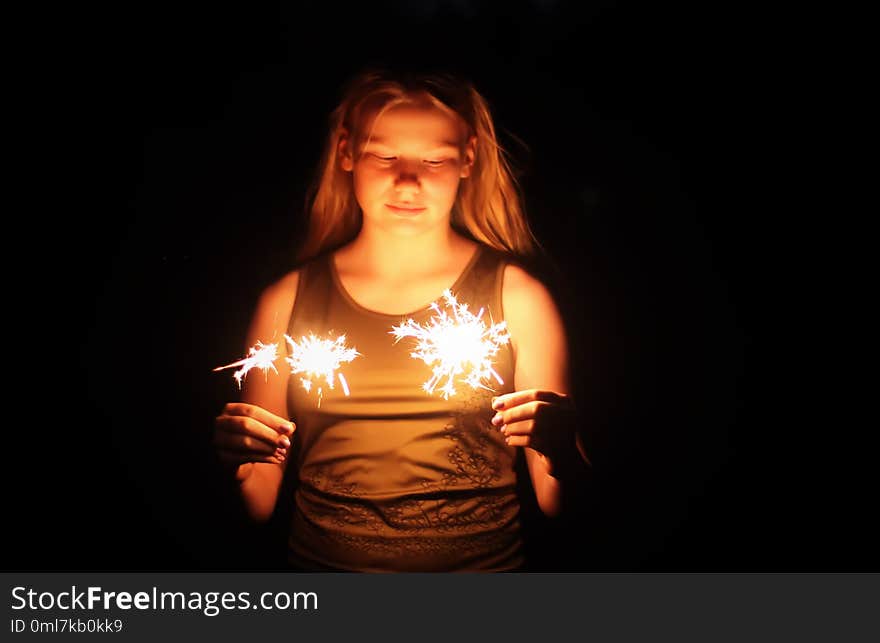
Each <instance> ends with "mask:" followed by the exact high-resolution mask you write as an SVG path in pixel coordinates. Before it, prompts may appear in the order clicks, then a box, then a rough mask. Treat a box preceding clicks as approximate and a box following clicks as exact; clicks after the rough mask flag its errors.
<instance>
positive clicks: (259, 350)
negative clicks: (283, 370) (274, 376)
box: [214, 341, 278, 388]
mask: <svg viewBox="0 0 880 643" xmlns="http://www.w3.org/2000/svg"><path fill="white" fill-rule="evenodd" d="M277 359H278V344H263V342H260V341H258V342H257V345H256V346H251V348H250V350H248V356H247V357H245V358H244V359H240V360H238V361H237V362H233V363H232V364H227V365H226V366H218V367H217V368H215V369H214V371H215V372H216V371H222V370H223V369H225V368H234V367H236V366H241V368H240V369H238V370H237V371H235V373H233V374H232V376H233V377H234V378H235V381H236V382H238V388H241V381H242V380H243V379H244V377H245V375H247V374H248V371H249V370H251V369H252V368H259V369H262V371H263V374H264V375H265V376H266V377H269V369H270V368H271V369H272V370H273V371H275V372H276V373H277V372H278V369H276V368H275V363H274V362H275V360H277Z"/></svg>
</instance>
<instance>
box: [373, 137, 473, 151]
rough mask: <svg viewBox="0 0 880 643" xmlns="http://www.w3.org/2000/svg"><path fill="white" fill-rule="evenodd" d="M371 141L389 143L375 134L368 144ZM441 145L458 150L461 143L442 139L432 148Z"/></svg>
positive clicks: (382, 143)
mask: <svg viewBox="0 0 880 643" xmlns="http://www.w3.org/2000/svg"><path fill="white" fill-rule="evenodd" d="M369 143H376V144H377V145H387V144H388V141H386V140H385V139H384V138H382V137H381V136H373V137H372V138H371V139H370V140H368V141H367V144H369ZM441 147H451V148H454V149H456V150H457V149H458V147H459V145H458V143H455V142H452V141H440V142H439V143H437V144H436V145H434V146H433V147H431V149H432V150H433V149H439V148H441Z"/></svg>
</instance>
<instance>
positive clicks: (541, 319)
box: [499, 266, 589, 516]
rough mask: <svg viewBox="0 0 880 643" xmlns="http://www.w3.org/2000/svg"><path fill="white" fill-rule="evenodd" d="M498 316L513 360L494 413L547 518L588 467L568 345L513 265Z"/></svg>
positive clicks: (558, 321)
mask: <svg viewBox="0 0 880 643" xmlns="http://www.w3.org/2000/svg"><path fill="white" fill-rule="evenodd" d="M502 292H503V305H504V317H505V319H506V321H507V325H508V328H509V329H510V336H511V341H512V343H513V348H514V354H515V356H516V368H515V372H514V388H515V389H516V392H514V393H511V394H508V395H506V396H502V397H501V398H500V400H499V401H500V402H503V403H504V407H503V408H502V409H501V410H500V413H501V414H502V415H503V416H504V419H503V420H502V421H503V422H505V424H506V429H507V431H506V432H508V433H509V438H508V441H509V443H510V444H513V445H516V446H523V447H525V455H526V462H527V464H528V470H529V476H530V477H531V480H532V485H533V486H534V489H535V495H536V497H537V500H538V505H539V506H540V508H541V511H543V512H544V513H545V514H547V515H549V516H556V515H559V514H560V513H561V511H562V508H563V504H564V503H563V501H564V497H565V489H566V484H571V482H570V481H568V479H570V478H576V477H577V476H578V474H580V473H583V472H584V471H585V470H586V468H587V467H588V466H589V461H588V460H587V457H586V454H585V452H584V448H583V445H582V444H581V441H580V437H579V435H578V434H577V431H576V425H575V415H574V410H573V409H574V407H573V404H572V403H571V399H570V397H569V394H570V384H569V374H568V369H569V358H568V344H567V341H566V337H565V329H564V326H563V323H562V318H561V316H560V314H559V311H558V309H557V307H556V304H555V302H554V301H553V298H552V296H551V295H550V293H549V292H548V291H547V289H546V288H545V287H544V286H543V285H542V284H541V283H540V282H539V281H537V280H536V279H535V278H533V277H532V276H530V275H529V274H528V273H526V272H525V271H524V270H522V269H521V268H518V267H517V266H508V267H507V268H506V269H505V272H504V284H503V291H502Z"/></svg>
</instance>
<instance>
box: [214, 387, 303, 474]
mask: <svg viewBox="0 0 880 643" xmlns="http://www.w3.org/2000/svg"><path fill="white" fill-rule="evenodd" d="M295 430H296V425H295V424H294V423H293V422H290V421H289V420H286V419H285V418H282V417H279V416H277V415H275V414H274V413H270V412H269V411H267V410H266V409H264V408H262V407H260V406H255V405H253V404H244V403H230V404H227V405H226V406H225V407H223V412H222V413H221V414H220V415H219V416H217V418H216V419H215V420H214V447H215V448H216V449H217V455H218V456H219V458H220V461H221V462H223V463H225V464H229V465H242V464H248V463H253V462H269V463H272V464H282V463H283V462H284V460H285V459H286V458H287V455H288V453H289V452H290V441H291V439H292V437H293V432H294V431H295ZM248 468H251V467H248Z"/></svg>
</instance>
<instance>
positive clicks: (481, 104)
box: [299, 70, 538, 261]
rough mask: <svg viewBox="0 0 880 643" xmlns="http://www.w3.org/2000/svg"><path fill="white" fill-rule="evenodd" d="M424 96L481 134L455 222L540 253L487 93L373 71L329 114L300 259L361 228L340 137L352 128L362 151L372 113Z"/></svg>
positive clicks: (451, 80) (496, 242) (507, 246)
mask: <svg viewBox="0 0 880 643" xmlns="http://www.w3.org/2000/svg"><path fill="white" fill-rule="evenodd" d="M419 99H421V100H424V99H427V100H428V101H430V103H431V104H433V105H434V106H436V107H438V108H440V109H443V110H444V111H448V112H452V113H454V114H456V115H458V116H459V117H460V118H461V120H462V121H463V122H464V124H465V125H466V127H467V136H468V138H470V137H471V136H473V137H475V138H476V153H475V158H474V164H473V167H472V168H471V172H470V176H469V177H468V178H466V179H463V180H462V181H461V183H460V184H459V189H458V194H457V195H456V198H455V203H454V204H453V206H452V215H451V223H452V226H453V227H454V228H456V230H458V231H459V232H461V233H463V234H465V235H467V236H469V237H471V238H472V239H474V240H475V241H478V242H480V243H483V244H485V245H487V246H489V247H491V248H495V249H496V250H501V251H503V252H506V253H509V254H512V255H514V256H516V257H520V258H522V259H528V258H530V257H531V256H532V255H533V254H534V253H535V252H536V249H537V246H538V244H537V241H536V239H535V236H534V235H533V234H532V231H531V229H530V228H529V225H528V221H527V219H526V216H525V212H524V208H523V202H522V197H521V195H520V191H519V185H518V184H517V181H516V179H515V177H514V175H513V172H512V170H511V167H510V164H509V161H508V158H507V156H508V155H507V152H506V151H505V150H504V149H503V148H502V147H501V146H500V145H499V143H498V139H497V137H496V135H495V126H494V124H493V122H492V116H491V113H490V111H489V106H488V104H487V102H486V100H485V99H484V98H483V97H482V96H481V95H480V93H479V92H477V90H476V89H475V88H474V87H473V85H472V84H471V83H469V82H466V81H463V80H460V79H457V78H455V77H453V76H451V75H449V74H418V75H417V74H394V73H391V72H388V71H384V70H382V71H377V70H370V71H366V72H362V73H361V74H358V75H357V76H355V77H354V78H352V79H351V80H350V81H349V82H348V83H347V84H346V86H345V88H344V90H343V98H342V101H341V102H340V103H339V105H338V106H337V107H336V109H334V110H333V112H332V113H331V115H330V134H329V136H328V138H327V142H326V145H325V147H324V151H323V154H322V158H321V162H320V165H319V166H318V174H317V177H316V180H315V181H314V182H313V184H312V186H311V188H310V190H309V194H308V196H307V205H306V210H307V212H308V214H309V217H308V222H309V223H308V233H307V235H306V237H305V240H304V242H303V244H302V247H301V250H300V252H299V258H300V260H303V261H304V260H306V259H309V258H312V257H315V256H317V255H319V254H321V253H322V252H324V251H327V250H331V249H334V248H337V247H339V246H341V245H344V244H345V243H348V242H349V241H351V240H352V239H354V238H355V236H357V234H358V232H359V231H360V226H361V211H360V206H359V205H358V203H357V200H356V199H355V194H354V187H353V182H352V176H351V173H350V172H346V171H344V170H343V169H342V168H341V167H340V165H339V142H340V139H341V138H342V137H343V136H346V135H347V136H348V137H349V140H350V141H351V143H352V149H353V150H360V148H361V147H362V145H363V143H364V142H365V141H366V140H367V138H368V136H367V132H366V131H365V130H366V125H367V121H368V120H369V118H368V117H369V116H370V115H372V114H378V113H381V111H384V110H385V109H388V108H389V107H391V106H393V105H397V104H401V103H407V102H415V101H418V100H419ZM373 122H374V123H375V118H374V119H373Z"/></svg>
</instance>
